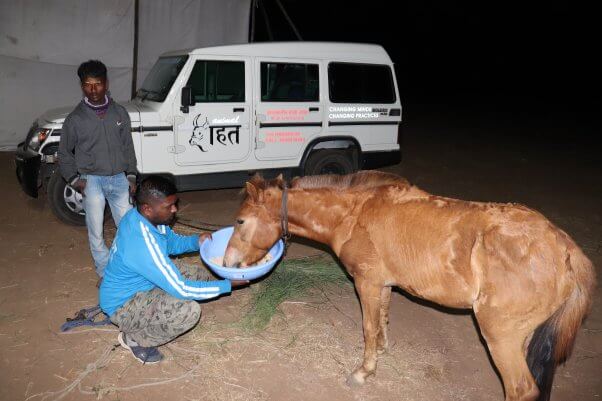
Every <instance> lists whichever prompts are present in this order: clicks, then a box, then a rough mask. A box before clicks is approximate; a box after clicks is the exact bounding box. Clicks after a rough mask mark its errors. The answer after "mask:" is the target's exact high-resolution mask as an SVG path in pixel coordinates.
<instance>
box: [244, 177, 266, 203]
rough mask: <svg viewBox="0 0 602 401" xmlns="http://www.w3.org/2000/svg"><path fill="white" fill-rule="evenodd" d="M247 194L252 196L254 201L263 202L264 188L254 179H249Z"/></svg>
mask: <svg viewBox="0 0 602 401" xmlns="http://www.w3.org/2000/svg"><path fill="white" fill-rule="evenodd" d="M245 185H246V190H247V196H248V197H249V198H251V201H253V202H254V203H261V202H263V189H261V188H260V187H259V186H257V184H255V183H254V182H253V180H251V181H248V182H247V183H246V184H245Z"/></svg>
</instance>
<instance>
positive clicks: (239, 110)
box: [232, 107, 245, 113]
mask: <svg viewBox="0 0 602 401" xmlns="http://www.w3.org/2000/svg"><path fill="white" fill-rule="evenodd" d="M232 111H233V112H235V113H242V112H244V111H245V108H244V107H235V108H233V109H232Z"/></svg>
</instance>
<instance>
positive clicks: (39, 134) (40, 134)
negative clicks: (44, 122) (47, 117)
mask: <svg viewBox="0 0 602 401" xmlns="http://www.w3.org/2000/svg"><path fill="white" fill-rule="evenodd" d="M51 131H52V130H51V129H49V128H42V129H39V130H37V131H36V132H35V133H34V134H33V136H32V137H31V141H29V147H30V148H31V149H32V150H36V151H37V150H38V149H40V146H41V145H42V144H43V143H44V141H45V140H46V138H48V136H49V135H50V132H51Z"/></svg>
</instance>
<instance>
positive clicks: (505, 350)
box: [487, 338, 539, 401]
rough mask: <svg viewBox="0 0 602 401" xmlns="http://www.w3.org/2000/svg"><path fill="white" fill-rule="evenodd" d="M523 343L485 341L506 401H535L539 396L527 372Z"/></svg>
mask: <svg viewBox="0 0 602 401" xmlns="http://www.w3.org/2000/svg"><path fill="white" fill-rule="evenodd" d="M523 343H524V338H523V341H516V340H514V339H513V340H511V341H497V342H495V341H487V345H488V347H489V351H490V352H491V357H492V358H493V361H494V362H495V366H496V367H497V368H498V370H499V372H500V375H501V376H502V381H503V382H504V390H505V392H506V401H535V400H537V397H538V396H539V390H538V389H537V384H535V380H534V379H533V376H532V375H531V372H530V371H529V367H528V366H527V361H526V359H525V355H524V351H523V350H524V347H523Z"/></svg>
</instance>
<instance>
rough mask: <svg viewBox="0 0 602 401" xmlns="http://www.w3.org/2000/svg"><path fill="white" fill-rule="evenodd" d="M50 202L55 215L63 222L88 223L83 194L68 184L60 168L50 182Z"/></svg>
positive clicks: (79, 224) (82, 224)
mask: <svg viewBox="0 0 602 401" xmlns="http://www.w3.org/2000/svg"><path fill="white" fill-rule="evenodd" d="M48 203H49V204H50V208H51V209H52V212H53V213H54V215H55V216H56V217H58V219H59V220H60V221H62V222H63V223H67V224H71V225H74V226H85V225H86V212H85V211H84V202H83V197H82V194H80V193H79V192H77V191H76V190H75V189H73V188H72V187H71V186H70V185H69V184H67V182H66V181H65V180H64V179H63V177H62V176H61V174H60V173H59V171H58V169H57V170H56V171H55V172H54V173H53V174H52V176H51V177H50V181H49V182H48Z"/></svg>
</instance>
